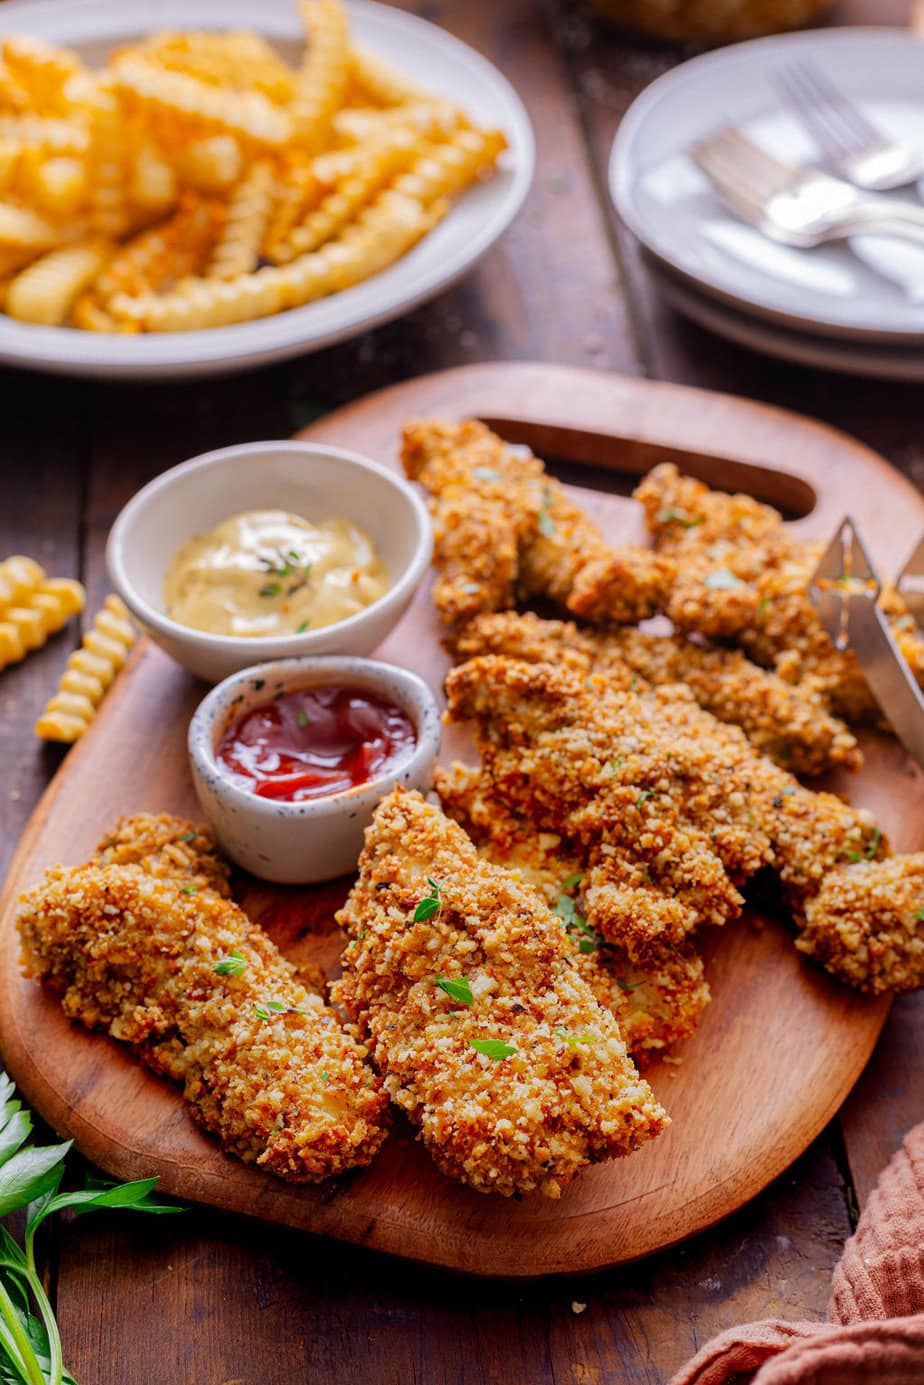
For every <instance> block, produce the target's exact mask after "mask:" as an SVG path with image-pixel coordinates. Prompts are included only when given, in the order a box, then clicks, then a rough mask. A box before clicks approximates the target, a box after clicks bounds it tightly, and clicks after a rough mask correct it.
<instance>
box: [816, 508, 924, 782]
mask: <svg viewBox="0 0 924 1385" xmlns="http://www.w3.org/2000/svg"><path fill="white" fill-rule="evenodd" d="M896 587H897V589H898V590H899V592H901V594H902V596H903V598H904V600H905V603H906V604H907V606H908V609H909V611H910V612H911V614H912V615H913V617H914V619H915V620H916V621H917V623H918V625H919V626H921V627H922V628H924V537H922V538H921V540H920V542H919V543H918V545H917V547H916V548H915V550H914V552H913V553H912V555H911V557H910V558H909V559H908V561H907V563H906V564H905V566H904V567H903V568H902V571H901V573H900V575H899V577H898V580H897V582H896ZM881 592H882V583H881V581H880V578H879V574H878V572H877V571H876V567H875V565H874V563H873V560H872V558H871V557H870V555H869V552H868V550H867V548H866V545H865V544H864V542H863V539H862V538H861V536H860V532H859V530H858V528H857V526H856V524H855V522H854V520H853V519H851V517H850V516H849V515H848V516H846V517H845V518H844V519H843V520H842V521H841V524H840V526H839V528H838V530H837V533H836V534H835V535H834V538H833V539H832V540H831V542H830V544H829V545H828V547H827V549H826V550H825V552H824V554H823V556H822V558H821V561H820V562H819V564H818V567H817V568H816V570H815V574H814V576H813V578H812V581H811V584H810V586H809V598H810V600H811V602H812V604H813V606H814V607H815V609H816V610H817V612H818V615H819V618H820V620H821V623H822V625H823V626H824V627H825V629H826V630H827V632H828V634H829V635H830V637H831V639H832V640H833V642H834V644H835V646H836V648H837V649H840V650H847V649H849V650H851V652H852V653H853V654H854V656H855V657H856V660H857V662H858V663H859V665H860V668H861V669H862V670H863V674H864V676H865V678H866V681H867V682H868V683H869V686H870V688H871V690H872V693H873V696H874V697H875V699H876V701H877V702H878V703H879V706H880V707H881V708H882V711H883V713H884V714H885V716H886V717H887V718H888V720H889V722H890V724H891V726H892V729H893V731H894V732H895V734H896V736H897V737H898V739H899V740H900V741H901V743H902V745H903V746H904V747H905V749H906V750H907V751H908V754H909V755H911V756H912V758H913V759H915V760H916V761H917V762H918V764H919V765H922V766H924V694H922V692H921V689H920V688H919V687H918V684H917V680H916V679H915V676H914V674H913V673H912V672H911V669H910V668H909V667H908V663H907V661H906V659H905V656H904V655H903V654H902V652H901V650H900V649H899V647H898V645H897V644H896V642H895V638H894V636H893V634H892V631H891V629H890V628H889V622H888V620H887V619H886V616H885V614H884V612H883V610H882V608H881V607H880V605H879V596H880V594H881Z"/></svg>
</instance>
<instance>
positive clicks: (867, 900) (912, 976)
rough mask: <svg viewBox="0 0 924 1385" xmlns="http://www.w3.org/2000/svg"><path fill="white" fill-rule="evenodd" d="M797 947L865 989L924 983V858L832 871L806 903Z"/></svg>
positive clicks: (879, 990)
mask: <svg viewBox="0 0 924 1385" xmlns="http://www.w3.org/2000/svg"><path fill="white" fill-rule="evenodd" d="M796 946H797V947H798V948H799V950H800V951H801V952H805V953H807V954H808V955H809V956H810V957H816V958H817V959H818V960H819V961H820V962H821V963H823V965H824V966H825V967H827V969H828V971H830V972H833V973H834V975H835V976H837V977H839V978H840V979H841V980H842V981H846V982H847V984H848V985H850V986H858V987H859V988H860V989H861V990H864V991H873V992H875V993H877V994H881V993H882V992H883V991H913V990H916V989H917V987H919V986H922V985H924V853H920V852H919V853H918V854H917V855H914V856H892V857H891V858H890V859H889V860H886V861H859V862H857V863H856V864H855V865H851V866H846V867H843V868H842V869H840V870H836V871H832V872H831V873H830V874H829V875H828V876H827V877H826V878H825V880H824V882H823V883H822V886H821V889H820V890H819V892H818V894H817V895H816V896H815V898H814V899H811V900H809V901H808V903H807V905H806V908H805V922H804V924H803V927H802V930H801V933H800V936H799V939H798V941H797V943H796Z"/></svg>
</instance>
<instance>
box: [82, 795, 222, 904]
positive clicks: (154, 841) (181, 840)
mask: <svg viewBox="0 0 924 1385" xmlns="http://www.w3.org/2000/svg"><path fill="white" fill-rule="evenodd" d="M96 859H97V861H98V862H99V863H100V865H103V866H141V867H142V869H143V870H145V871H146V872H147V873H148V875H153V876H155V877H157V878H159V879H170V880H176V881H179V883H180V884H182V885H186V886H188V887H190V888H191V889H195V890H206V889H208V890H214V891H215V892H216V894H220V895H222V896H223V897H224V898H229V897H230V895H231V887H230V886H229V884H228V876H229V874H230V871H229V868H228V863H227V861H225V860H223V859H222V857H221V856H220V855H219V853H218V848H217V846H216V845H215V843H214V841H213V840H212V836H211V833H210V832H209V830H208V828H207V827H197V826H195V824H194V823H191V822H186V821H185V820H184V819H183V818H177V817H172V816H171V815H170V814H169V813H136V814H135V815H134V816H133V817H130V818H120V819H119V821H118V822H117V823H116V825H115V827H114V828H113V829H112V831H111V832H107V833H106V835H105V837H103V839H102V841H101V842H100V843H99V846H98V847H97V848H96Z"/></svg>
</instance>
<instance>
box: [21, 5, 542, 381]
mask: <svg viewBox="0 0 924 1385" xmlns="http://www.w3.org/2000/svg"><path fill="white" fill-rule="evenodd" d="M257 26H259V27H257ZM533 164H534V147H533V136H532V131H531V127H530V124H529V119H528V117H527V115H526V112H525V110H524V109H523V106H522V103H521V102H520V100H519V97H518V96H517V95H516V93H515V91H514V90H513V88H512V87H511V86H510V84H509V83H508V82H507V80H506V79H505V78H504V77H503V76H502V75H501V74H500V73H499V72H498V71H497V69H496V68H494V67H493V66H492V65H491V64H490V63H488V62H487V61H486V60H485V59H484V58H482V57H481V56H480V55H479V54H478V53H476V52H475V51H474V50H472V49H471V48H469V47H467V46H466V45H465V44H463V43H461V42H460V41H459V40H458V39H456V38H454V37H452V36H451V35H450V34H447V33H445V32H444V31H443V30H441V29H439V28H437V27H436V26H435V25H432V24H429V23H427V22H426V21H424V20H421V19H418V18H416V17H415V16H413V15H409V14H406V13H404V12H403V11H400V10H397V9H393V8H391V7H390V6H388V5H384V4H378V3H375V2H374V0H263V3H261V4H260V5H256V4H254V3H253V0H186V3H184V0H154V2H152V3H148V4H145V5H144V6H143V7H135V6H123V5H121V4H119V3H118V0H55V3H44V4H43V3H39V4H32V3H18V0H11V3H8V4H5V5H4V6H3V7H2V10H0V361H2V362H4V363H6V364H10V365H18V366H25V367H31V368H32V369H37V370H45V371H50V372H54V373H60V374H68V375H83V376H96V377H100V378H133V379H146V378H147V379H153V378H163V377H173V378H183V377H191V376H195V375H209V374H217V373H220V372H223V371H230V370H242V369H246V368H250V367H256V366H259V365H263V364H266V363H269V362H271V361H274V360H281V359H283V358H285V357H289V356H295V355H300V354H302V353H305V352H308V351H313V350H317V349H319V348H320V347H323V346H328V345H331V344H332V343H334V342H337V341H342V340H344V339H345V338H347V337H351V336H354V335H356V334H357V333H359V332H362V331H365V330H367V329H368V328H371V327H373V326H376V325H378V324H380V323H382V322H385V321H388V320H390V319H391V318H394V317H397V316H398V315H400V314H401V313H404V312H407V311H408V310H409V309H411V308H413V307H414V306H416V305H417V304H418V303H421V302H423V301H424V300H425V299H427V298H430V297H432V296H433V295H435V294H436V293H438V292H440V291H441V290H442V289H444V288H445V287H447V286H448V285H449V284H451V283H452V282H453V281H454V280H455V279H457V278H458V277H459V276H460V275H462V274H463V273H465V271H466V270H467V269H469V268H470V267H471V266H472V265H473V264H474V263H475V261H476V260H477V259H479V258H480V256H481V255H483V254H484V253H485V251H486V250H488V249H489V247H490V246H491V245H492V244H493V243H494V242H495V241H496V240H497V238H498V237H499V236H500V235H501V234H502V233H503V231H504V230H505V229H506V228H507V226H508V225H509V224H510V222H511V221H512V219H513V218H514V216H515V215H516V213H517V211H518V210H519V208H520V206H521V204H522V202H523V199H524V198H525V196H526V193H527V192H528V190H529V185H530V182H531V179H532V172H533Z"/></svg>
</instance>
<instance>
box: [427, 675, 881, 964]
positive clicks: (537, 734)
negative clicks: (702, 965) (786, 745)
mask: <svg viewBox="0 0 924 1385" xmlns="http://www.w3.org/2000/svg"><path fill="white" fill-rule="evenodd" d="M446 691H447V697H448V703H449V716H450V718H451V719H452V720H456V721H469V720H473V721H474V722H475V724H476V727H475V729H476V741H477V744H478V747H479V750H480V752H481V755H482V761H483V770H484V773H485V776H486V779H487V781H488V782H489V784H490V792H491V794H492V795H496V796H497V797H498V799H499V800H500V801H501V802H502V803H504V804H506V805H507V806H508V807H509V808H510V809H511V810H512V811H513V812H514V813H516V814H518V815H521V816H525V817H529V818H530V819H531V820H533V821H534V822H535V824H536V826H537V827H538V828H539V829H540V830H543V831H558V832H561V833H563V834H564V835H565V836H567V837H569V838H571V839H573V840H574V841H576V842H578V843H580V845H581V847H582V849H583V850H584V851H586V853H587V857H586V859H587V869H586V873H585V878H584V882H583V886H582V889H583V899H584V902H585V905H586V909H587V917H588V920H589V922H590V923H591V925H592V926H593V927H594V928H595V929H596V930H597V931H598V932H600V933H601V934H602V935H603V936H604V937H605V938H607V939H608V940H612V941H613V942H616V943H618V944H620V945H621V946H624V947H625V948H626V950H627V952H628V954H629V956H630V957H631V958H632V959H633V960H634V961H636V962H639V963H641V962H644V961H645V960H646V958H648V957H650V956H651V955H652V954H653V951H654V950H656V949H658V948H663V947H664V946H665V945H666V944H672V945H673V944H676V943H678V942H680V941H682V939H683V938H685V937H686V936H687V935H688V934H690V933H692V932H693V931H694V930H695V928H696V927H697V926H698V925H699V924H701V923H705V922H713V923H716V922H718V923H721V922H723V921H725V920H726V919H729V918H733V917H735V916H736V914H737V913H738V912H739V910H740V904H741V896H740V895H739V894H738V893H737V891H736V890H735V889H734V886H733V882H734V884H739V883H743V882H744V880H746V879H747V878H748V877H749V876H750V875H752V874H754V873H755V872H756V871H757V870H758V869H760V868H761V867H762V866H765V865H766V866H772V868H773V869H774V870H775V871H776V872H777V874H778V875H779V877H780V879H781V880H782V882H783V884H784V886H785V889H786V894H787V899H788V901H789V903H790V905H791V906H792V907H793V908H794V909H797V910H798V909H801V907H802V905H803V903H804V901H805V899H806V898H808V897H809V896H811V895H814V894H816V893H817V892H818V889H819V888H820V885H821V882H822V880H823V879H824V877H825V875H826V874H827V873H828V872H829V871H830V870H833V869H835V868H837V867H838V866H840V865H843V864H845V863H846V862H848V861H851V860H859V859H861V858H863V857H867V858H869V859H873V858H874V857H876V856H877V855H881V854H882V853H883V852H884V851H885V849H886V844H885V842H884V840H883V839H882V836H881V834H880V833H879V831H878V829H877V828H876V826H875V823H874V821H873V819H872V817H871V815H870V814H869V813H866V812H864V811H863V810H855V809H852V808H850V807H849V806H848V805H847V804H845V803H843V802H842V801H841V800H840V799H838V798H836V797H834V795H832V794H816V793H812V792H811V791H810V790H808V789H805V788H803V787H802V786H801V785H799V783H798V782H797V781H796V780H795V779H793V777H792V776H791V775H789V774H787V773H786V771H785V770H782V769H780V768H779V767H778V766H776V765H774V764H773V763H772V762H771V761H769V760H768V759H766V758H765V757H763V756H761V755H760V754H759V753H758V752H757V751H756V750H755V749H754V747H753V746H752V745H751V744H750V742H749V741H748V740H747V738H746V737H745V736H744V734H743V733H742V732H741V731H740V730H739V729H738V728H737V727H734V726H728V725H725V724H724V723H722V722H719V721H717V720H716V719H715V718H714V717H711V716H710V714H709V713H708V712H705V711H703V709H702V708H701V707H699V706H697V704H696V703H695V702H694V701H693V699H692V697H691V696H690V695H689V693H685V692H684V690H683V689H682V688H680V687H677V686H674V687H667V688H661V689H657V690H655V691H653V692H649V693H643V694H638V693H634V692H619V691H615V690H613V689H612V688H610V687H609V686H608V685H607V681H606V678H605V677H604V676H602V675H599V674H592V675H589V676H586V677H584V678H581V677H579V676H576V675H575V674H574V673H573V672H570V671H568V670H562V669H558V668H555V667H552V666H550V665H547V664H525V663H518V662H516V661H513V660H510V659H505V658H503V657H499V656H490V655H489V656H484V657H481V658H478V659H473V660H471V661H470V662H469V663H467V664H463V665H461V666H459V667H458V668H456V669H454V670H453V671H452V672H451V673H450V674H449V676H448V678H447V680H446Z"/></svg>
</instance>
